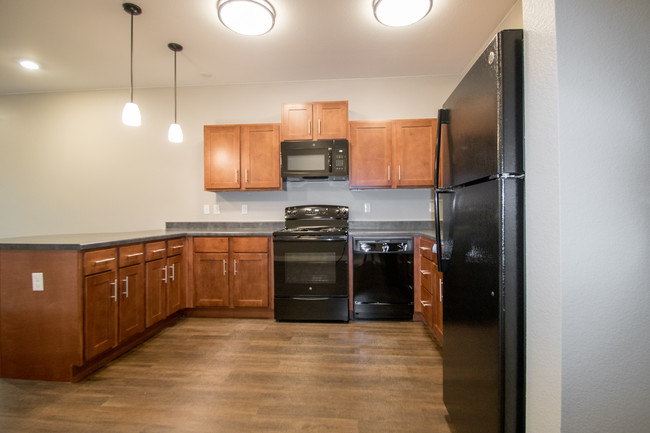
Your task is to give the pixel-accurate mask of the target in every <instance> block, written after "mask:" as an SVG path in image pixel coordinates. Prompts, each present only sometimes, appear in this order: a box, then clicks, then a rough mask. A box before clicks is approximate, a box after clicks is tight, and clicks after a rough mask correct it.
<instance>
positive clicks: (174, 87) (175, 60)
mask: <svg viewBox="0 0 650 433" xmlns="http://www.w3.org/2000/svg"><path fill="white" fill-rule="evenodd" d="M174 123H178V122H177V121H176V51H174Z"/></svg>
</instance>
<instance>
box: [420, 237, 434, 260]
mask: <svg viewBox="0 0 650 433" xmlns="http://www.w3.org/2000/svg"><path fill="white" fill-rule="evenodd" d="M434 245H435V243H434V242H433V241H432V240H431V239H429V238H424V237H423V238H420V255H422V257H426V258H427V259H429V260H434V255H435V254H434V252H433V249H434Z"/></svg>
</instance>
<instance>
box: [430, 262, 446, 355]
mask: <svg viewBox="0 0 650 433" xmlns="http://www.w3.org/2000/svg"><path fill="white" fill-rule="evenodd" d="M432 275H433V279H432V284H433V299H432V305H433V309H432V314H433V317H432V327H431V328H432V330H433V335H434V336H435V337H436V339H437V340H438V342H439V343H440V344H442V342H443V336H442V298H443V296H444V293H443V289H442V273H441V272H439V271H438V267H437V266H436V265H435V263H434V265H433V274H432Z"/></svg>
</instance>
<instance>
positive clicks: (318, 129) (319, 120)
mask: <svg viewBox="0 0 650 433" xmlns="http://www.w3.org/2000/svg"><path fill="white" fill-rule="evenodd" d="M318 135H320V119H318Z"/></svg>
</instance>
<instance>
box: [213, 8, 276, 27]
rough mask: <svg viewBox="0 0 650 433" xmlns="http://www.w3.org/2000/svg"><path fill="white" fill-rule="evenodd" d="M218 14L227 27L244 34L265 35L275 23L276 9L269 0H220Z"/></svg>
mask: <svg viewBox="0 0 650 433" xmlns="http://www.w3.org/2000/svg"><path fill="white" fill-rule="evenodd" d="M217 14H218V15H219V20H221V22H222V23H223V24H224V25H225V26H226V27H228V28H229V29H230V30H232V31H234V32H237V33H240V34H242V35H248V36H257V35H263V34H264V33H267V32H268V31H269V30H271V29H272V28H273V25H274V24H275V9H274V8H273V5H271V3H269V2H268V1H267V0H219V1H218V2H217Z"/></svg>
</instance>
